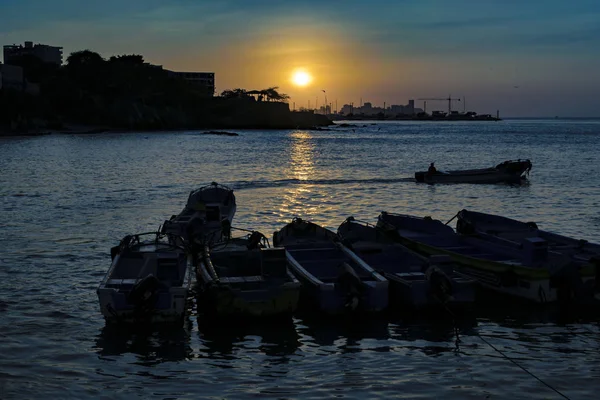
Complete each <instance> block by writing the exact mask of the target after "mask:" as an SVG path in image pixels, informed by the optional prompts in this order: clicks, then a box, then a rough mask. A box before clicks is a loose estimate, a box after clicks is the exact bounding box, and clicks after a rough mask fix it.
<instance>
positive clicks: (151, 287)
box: [127, 274, 161, 310]
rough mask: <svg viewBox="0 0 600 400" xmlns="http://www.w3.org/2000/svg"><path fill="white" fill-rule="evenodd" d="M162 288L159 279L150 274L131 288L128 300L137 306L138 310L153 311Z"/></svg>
mask: <svg viewBox="0 0 600 400" xmlns="http://www.w3.org/2000/svg"><path fill="white" fill-rule="evenodd" d="M160 286H161V283H160V281H159V280H158V278H156V277H155V276H154V275H152V274H150V275H148V276H147V277H145V278H144V279H142V280H141V281H139V282H138V283H136V284H135V285H134V286H133V288H131V291H130V292H129V296H128V297H127V300H128V301H129V303H131V304H133V305H134V306H136V308H137V309H138V310H142V309H152V308H154V303H155V302H156V296H157V295H158V290H159V289H160Z"/></svg>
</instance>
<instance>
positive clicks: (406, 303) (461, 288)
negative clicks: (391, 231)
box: [338, 217, 476, 311]
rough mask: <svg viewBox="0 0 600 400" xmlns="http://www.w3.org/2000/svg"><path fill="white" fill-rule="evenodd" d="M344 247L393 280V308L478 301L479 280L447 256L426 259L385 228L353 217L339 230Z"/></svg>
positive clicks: (449, 305) (456, 305)
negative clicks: (390, 234) (401, 242)
mask: <svg viewBox="0 0 600 400" xmlns="http://www.w3.org/2000/svg"><path fill="white" fill-rule="evenodd" d="M338 235H339V237H340V239H341V240H342V243H343V245H344V246H346V247H348V248H349V249H350V250H352V252H353V253H354V254H356V256H358V257H360V259H361V260H363V261H364V262H365V263H367V264H368V265H369V266H370V267H371V268H373V269H374V270H375V271H377V272H379V273H380V274H381V275H383V276H384V277H385V278H386V279H387V280H388V281H389V292H390V293H389V295H390V303H391V305H394V306H396V307H397V308H407V307H408V308H419V309H423V308H428V309H439V310H442V311H445V310H446V308H447V307H451V308H460V307H463V306H469V305H472V304H473V302H474V301H475V285H476V281H475V280H474V279H472V278H469V277H467V276H465V275H463V274H460V273H458V272H457V271H456V263H455V262H454V261H452V259H451V258H450V257H449V256H446V255H432V256H429V257H426V256H423V255H421V254H419V253H417V252H415V251H412V250H410V249H408V248H407V247H405V246H403V245H402V244H400V243H398V242H397V241H394V240H393V239H392V238H391V237H390V236H389V235H388V234H386V232H384V231H382V230H381V229H379V228H377V227H375V226H373V225H370V224H367V223H361V222H359V221H356V220H355V219H354V218H353V217H349V218H348V219H346V221H344V222H343V223H342V224H341V225H340V227H339V228H338Z"/></svg>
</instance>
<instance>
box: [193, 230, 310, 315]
mask: <svg viewBox="0 0 600 400" xmlns="http://www.w3.org/2000/svg"><path fill="white" fill-rule="evenodd" d="M234 229H235V228H234ZM196 277H197V280H198V283H199V286H200V290H201V292H200V295H201V297H202V301H201V302H200V306H202V308H203V309H204V311H206V312H207V313H208V314H211V315H214V316H216V317H232V316H236V317H275V316H285V315H291V314H292V313H293V312H294V311H295V310H296V308H297V306H298V298H299V296H300V282H299V281H298V279H297V278H296V277H295V276H294V275H293V274H292V273H291V272H290V271H289V270H288V268H287V260H286V257H285V250H284V249H280V248H272V247H270V245H269V242H268V240H267V239H266V238H265V236H264V235H263V234H262V233H260V232H257V231H253V232H250V233H249V234H248V235H246V236H243V237H238V238H226V239H224V240H222V241H221V242H218V243H213V244H211V246H210V247H209V246H208V245H207V244H205V245H203V246H202V248H201V250H200V257H199V262H198V268H197V270H196Z"/></svg>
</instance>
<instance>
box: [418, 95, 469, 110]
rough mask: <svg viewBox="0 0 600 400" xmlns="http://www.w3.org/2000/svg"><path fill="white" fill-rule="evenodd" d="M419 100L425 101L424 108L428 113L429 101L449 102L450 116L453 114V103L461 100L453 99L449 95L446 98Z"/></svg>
mask: <svg viewBox="0 0 600 400" xmlns="http://www.w3.org/2000/svg"><path fill="white" fill-rule="evenodd" d="M417 100H425V103H424V105H423V108H424V110H423V111H425V112H427V101H428V100H432V101H447V102H448V115H450V114H451V113H452V101H460V99H453V98H452V96H450V95H448V97H446V98H428V99H417Z"/></svg>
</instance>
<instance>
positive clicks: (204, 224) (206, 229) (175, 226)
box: [162, 182, 236, 241]
mask: <svg viewBox="0 0 600 400" xmlns="http://www.w3.org/2000/svg"><path fill="white" fill-rule="evenodd" d="M235 211H236V200H235V195H234V194H233V189H231V188H229V187H227V186H224V185H220V184H218V183H216V182H212V183H211V184H210V185H206V186H203V187H201V188H199V189H196V190H193V191H191V192H190V194H189V196H188V200H187V203H186V205H185V207H184V209H183V211H181V212H180V213H179V214H177V215H173V216H172V217H171V219H169V220H168V221H165V222H164V224H163V227H162V232H165V233H171V234H174V235H177V236H179V237H182V238H184V239H185V240H192V239H201V240H207V238H210V239H211V240H214V241H218V240H220V239H221V235H223V234H224V235H228V234H229V230H230V228H231V222H232V221H233V217H234V215H235Z"/></svg>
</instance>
